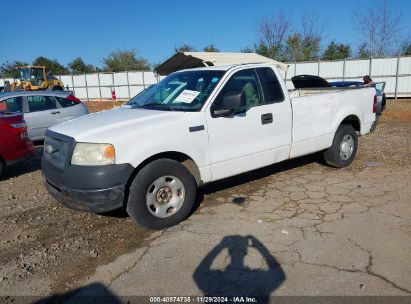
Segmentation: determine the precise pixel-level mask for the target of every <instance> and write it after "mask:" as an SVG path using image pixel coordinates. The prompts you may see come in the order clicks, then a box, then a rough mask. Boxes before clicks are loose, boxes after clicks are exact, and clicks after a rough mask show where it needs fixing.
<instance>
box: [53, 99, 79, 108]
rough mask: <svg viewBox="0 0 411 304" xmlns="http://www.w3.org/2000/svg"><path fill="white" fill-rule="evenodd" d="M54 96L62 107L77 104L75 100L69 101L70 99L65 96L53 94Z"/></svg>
mask: <svg viewBox="0 0 411 304" xmlns="http://www.w3.org/2000/svg"><path fill="white" fill-rule="evenodd" d="M54 98H55V99H57V101H58V103H59V104H60V105H61V106H62V107H63V108H68V107H71V106H75V105H76V104H78V103H76V102H74V101H71V100H68V99H66V98H62V97H57V96H55V97H54Z"/></svg>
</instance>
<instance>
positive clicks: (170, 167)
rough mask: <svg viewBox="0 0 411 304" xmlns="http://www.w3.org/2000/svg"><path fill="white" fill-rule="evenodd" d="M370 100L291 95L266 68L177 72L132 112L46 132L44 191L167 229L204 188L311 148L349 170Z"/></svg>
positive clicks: (368, 96)
mask: <svg viewBox="0 0 411 304" xmlns="http://www.w3.org/2000/svg"><path fill="white" fill-rule="evenodd" d="M170 88H172V89H170ZM170 96H171V97H170ZM374 96H375V89H374V88H336V89H333V90H330V89H327V90H324V91H322V90H321V89H317V90H293V91H291V92H288V90H287V89H286V86H285V83H284V80H283V79H282V78H281V74H280V73H279V71H278V70H277V68H276V66H275V65H270V64H267V63H262V64H242V65H232V66H218V67H206V68H196V69H189V70H182V71H178V72H175V73H173V74H171V75H169V76H168V77H166V78H165V79H163V80H162V81H161V82H159V83H158V84H157V85H155V86H154V87H152V88H150V90H146V91H144V92H143V93H142V94H140V95H139V96H138V100H136V103H135V105H134V106H132V107H131V108H126V109H117V110H112V111H105V112H101V113H96V114H91V115H88V116H86V117H82V118H78V119H75V120H72V121H69V122H65V123H63V124H60V125H58V126H55V127H52V128H50V129H49V131H48V132H47V137H46V140H45V145H44V147H45V152H44V156H43V160H42V168H43V174H44V179H45V185H46V187H47V189H48V191H49V192H50V193H51V195H52V196H54V197H55V198H56V199H57V200H58V201H59V202H61V203H62V204H64V205H66V206H68V207H70V208H73V209H77V210H83V211H89V212H96V213H101V212H106V211H110V210H114V209H117V208H121V207H123V206H126V208H127V211H128V213H129V215H130V216H131V217H132V218H133V219H134V220H135V221H136V222H138V223H139V224H141V225H143V226H146V227H149V228H152V229H161V228H164V227H169V226H172V225H176V224H178V223H179V222H181V221H182V220H184V219H185V218H186V217H187V216H188V215H189V214H190V212H191V211H192V208H193V206H194V202H195V197H196V189H197V187H198V186H200V185H202V184H205V183H209V182H212V181H216V180H220V179H223V178H226V177H229V176H233V175H236V174H240V173H243V172H246V171H250V170H253V169H257V168H261V167H264V166H268V165H271V164H273V163H277V162H281V161H284V160H287V159H290V158H295V157H299V156H302V155H306V154H310V153H314V152H317V151H323V155H324V159H325V161H326V162H327V163H328V164H329V165H331V166H334V167H338V168H341V167H346V166H348V165H350V164H351V162H352V161H353V160H354V158H355V155H356V152H357V144H358V141H357V136H358V135H364V134H367V133H369V132H370V129H371V126H372V124H373V122H374V121H375V104H374V102H375V99H374ZM373 109H374V111H373Z"/></svg>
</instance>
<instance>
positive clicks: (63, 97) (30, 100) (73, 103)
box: [0, 91, 89, 140]
mask: <svg viewBox="0 0 411 304" xmlns="http://www.w3.org/2000/svg"><path fill="white" fill-rule="evenodd" d="M0 110H6V111H12V112H22V113H24V119H25V120H26V123H27V132H28V134H29V137H30V139H31V140H42V139H44V135H45V133H46V130H47V128H49V127H51V126H53V125H56V124H59V123H61V122H63V121H67V120H70V119H73V118H76V117H79V116H83V115H86V114H88V113H89V111H88V108H87V106H86V105H85V104H83V103H82V102H81V101H80V100H79V99H78V98H76V97H74V95H73V94H72V93H71V92H62V91H54V92H51V91H17V92H7V93H0Z"/></svg>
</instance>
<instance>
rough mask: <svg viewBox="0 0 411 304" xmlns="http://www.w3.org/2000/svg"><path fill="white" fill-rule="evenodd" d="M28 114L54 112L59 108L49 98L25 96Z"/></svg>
mask: <svg viewBox="0 0 411 304" xmlns="http://www.w3.org/2000/svg"><path fill="white" fill-rule="evenodd" d="M27 104H28V108H29V112H39V111H47V110H54V109H57V108H59V106H58V105H57V103H56V100H55V99H54V98H53V97H51V96H41V95H40V96H27Z"/></svg>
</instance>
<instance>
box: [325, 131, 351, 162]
mask: <svg viewBox="0 0 411 304" xmlns="http://www.w3.org/2000/svg"><path fill="white" fill-rule="evenodd" d="M357 145H358V137H357V132H356V131H355V129H354V128H353V127H352V126H351V125H340V126H339V127H338V129H337V132H335V136H334V140H333V144H332V146H331V147H330V148H329V149H328V150H326V151H324V154H323V157H324V160H325V162H326V163H327V164H328V165H330V166H332V167H335V168H344V167H347V166H349V165H350V164H351V163H352V162H353V160H354V158H355V155H356V153H357Z"/></svg>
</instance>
